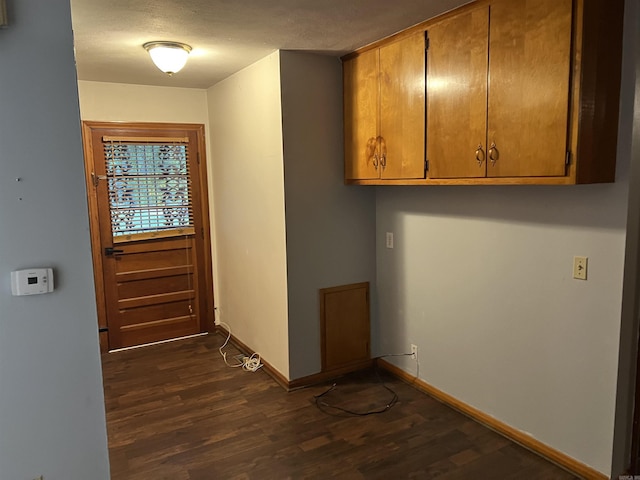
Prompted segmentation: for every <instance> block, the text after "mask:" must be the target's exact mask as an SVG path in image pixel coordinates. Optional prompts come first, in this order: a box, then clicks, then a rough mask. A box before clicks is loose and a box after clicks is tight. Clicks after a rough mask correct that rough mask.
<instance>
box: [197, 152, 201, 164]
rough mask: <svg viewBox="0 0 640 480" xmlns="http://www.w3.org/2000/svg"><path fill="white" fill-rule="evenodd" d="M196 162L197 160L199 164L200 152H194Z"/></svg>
mask: <svg viewBox="0 0 640 480" xmlns="http://www.w3.org/2000/svg"><path fill="white" fill-rule="evenodd" d="M196 162H198V165H200V152H198V153H197V154H196Z"/></svg>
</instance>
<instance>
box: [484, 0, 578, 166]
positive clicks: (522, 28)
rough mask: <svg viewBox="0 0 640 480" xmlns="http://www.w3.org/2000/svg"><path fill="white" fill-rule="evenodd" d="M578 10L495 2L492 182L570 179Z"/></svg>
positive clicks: (539, 2)
mask: <svg viewBox="0 0 640 480" xmlns="http://www.w3.org/2000/svg"><path fill="white" fill-rule="evenodd" d="M572 5H573V2H572V1H571V0H535V1H531V0H528V1H523V2H514V1H513V0H495V1H493V2H492V3H491V30H490V43H489V52H490V53H489V102H488V103H489V110H488V135H487V136H488V138H487V141H488V143H489V155H488V156H489V162H488V164H487V176H489V177H519V176H528V177H542V176H563V175H565V159H566V153H567V149H568V148H567V138H568V121H569V110H568V109H569V80H570V64H571V19H572ZM492 147H493V151H492V150H491V149H492Z"/></svg>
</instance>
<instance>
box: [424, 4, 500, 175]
mask: <svg viewBox="0 0 640 480" xmlns="http://www.w3.org/2000/svg"><path fill="white" fill-rule="evenodd" d="M427 33H428V35H429V50H428V53H427V112H428V113H427V160H429V177H430V178H455V177H462V178H468V177H484V176H485V175H486V153H487V146H486V137H487V62H488V56H489V51H488V35H489V8H488V7H483V8H480V9H478V10H473V11H470V12H466V13H464V14H461V15H458V16H456V17H453V18H450V19H448V20H445V21H443V22H441V23H438V24H436V25H433V26H432V27H429V30H428V32H427Z"/></svg>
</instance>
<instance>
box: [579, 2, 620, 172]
mask: <svg viewBox="0 0 640 480" xmlns="http://www.w3.org/2000/svg"><path fill="white" fill-rule="evenodd" d="M583 12H584V13H583V19H582V39H583V40H582V55H581V56H580V63H581V69H582V76H581V78H580V94H579V113H578V115H579V118H578V125H579V128H580V133H579V137H578V148H577V152H576V156H577V159H576V167H577V180H576V181H577V183H598V182H613V181H614V179H615V169H616V146H617V141H618V109H619V103H620V75H621V65H622V23H623V14H624V1H623V0H606V1H604V0H592V1H585V2H583Z"/></svg>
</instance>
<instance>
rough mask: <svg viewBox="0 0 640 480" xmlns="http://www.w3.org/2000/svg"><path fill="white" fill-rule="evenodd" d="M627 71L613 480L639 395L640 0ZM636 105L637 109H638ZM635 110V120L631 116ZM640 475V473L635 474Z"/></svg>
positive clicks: (633, 8)
mask: <svg viewBox="0 0 640 480" xmlns="http://www.w3.org/2000/svg"><path fill="white" fill-rule="evenodd" d="M626 8H627V10H628V11H627V23H626V25H625V50H624V54H625V58H627V62H626V64H625V71H624V72H623V88H624V89H627V88H632V87H631V85H633V83H634V81H635V102H631V101H629V102H627V103H624V104H622V105H621V107H622V108H623V109H624V117H623V118H625V119H626V121H625V127H624V128H623V129H621V130H620V133H621V134H623V135H624V134H627V133H629V127H630V124H631V119H632V120H633V141H632V150H631V169H630V173H629V208H628V213H627V239H626V254H625V268H624V288H623V300H622V322H621V326H620V354H619V362H618V363H619V370H618V393H617V399H616V420H615V436H614V445H613V448H614V450H613V466H612V478H617V477H618V476H619V475H620V474H622V473H623V472H625V470H626V468H627V467H628V466H629V459H630V454H631V434H632V426H633V408H634V393H635V380H636V379H635V374H636V368H637V366H636V355H637V347H638V325H639V324H640V319H639V315H640V292H639V291H638V285H640V282H639V279H638V275H639V274H640V256H639V255H638V253H639V247H640V6H639V5H638V2H636V1H628V2H626ZM634 103H635V108H634ZM632 111H633V118H632V117H631V115H632ZM634 473H637V472H634Z"/></svg>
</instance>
